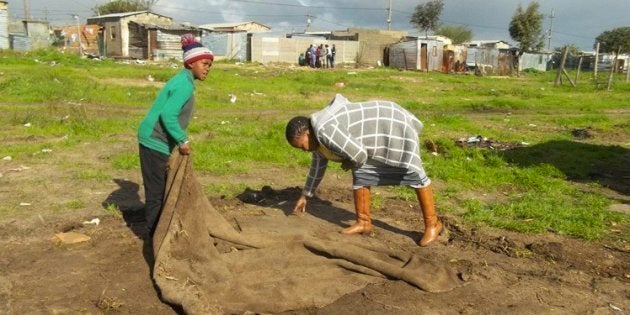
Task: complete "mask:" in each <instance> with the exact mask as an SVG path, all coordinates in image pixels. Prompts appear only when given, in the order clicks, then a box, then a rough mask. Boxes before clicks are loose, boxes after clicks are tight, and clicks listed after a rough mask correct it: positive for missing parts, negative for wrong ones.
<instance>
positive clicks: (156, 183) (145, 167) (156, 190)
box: [140, 145, 168, 235]
mask: <svg viewBox="0 0 630 315" xmlns="http://www.w3.org/2000/svg"><path fill="white" fill-rule="evenodd" d="M167 165H168V155H166V154H164V153H161V152H158V151H155V150H152V149H149V148H147V147H145V146H143V145H140V169H141V170H142V181H143V183H144V200H145V202H144V211H145V217H146V220H147V229H148V231H149V235H153V232H154V231H155V226H156V225H157V222H158V219H159V217H160V213H161V212H162V203H163V199H164V189H165V186H166V168H167Z"/></svg>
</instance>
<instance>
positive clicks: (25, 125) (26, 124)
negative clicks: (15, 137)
mask: <svg viewBox="0 0 630 315" xmlns="http://www.w3.org/2000/svg"><path fill="white" fill-rule="evenodd" d="M30 126H32V125H31V123H25V124H24V127H27V128H28V127H30Z"/></svg>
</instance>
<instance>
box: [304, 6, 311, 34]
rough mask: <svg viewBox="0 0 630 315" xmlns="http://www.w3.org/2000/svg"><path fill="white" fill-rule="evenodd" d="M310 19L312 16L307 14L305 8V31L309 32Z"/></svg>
mask: <svg viewBox="0 0 630 315" xmlns="http://www.w3.org/2000/svg"><path fill="white" fill-rule="evenodd" d="M311 17H312V15H311V14H310V13H309V12H308V8H306V31H305V32H309V31H310V30H311Z"/></svg>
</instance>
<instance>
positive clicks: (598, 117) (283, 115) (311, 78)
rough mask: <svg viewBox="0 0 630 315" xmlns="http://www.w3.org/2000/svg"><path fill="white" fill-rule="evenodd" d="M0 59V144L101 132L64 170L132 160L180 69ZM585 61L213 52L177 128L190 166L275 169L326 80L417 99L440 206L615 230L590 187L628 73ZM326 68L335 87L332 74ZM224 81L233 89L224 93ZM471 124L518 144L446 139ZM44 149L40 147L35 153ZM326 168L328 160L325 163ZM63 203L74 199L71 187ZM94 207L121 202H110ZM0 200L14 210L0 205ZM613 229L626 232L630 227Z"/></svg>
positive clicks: (623, 117) (611, 170)
mask: <svg viewBox="0 0 630 315" xmlns="http://www.w3.org/2000/svg"><path fill="white" fill-rule="evenodd" d="M0 63H2V69H1V70H0V72H1V74H0V95H2V100H0V106H1V107H2V111H3V115H0V123H1V124H2V125H3V126H4V128H2V130H0V139H2V140H3V146H2V148H1V149H0V158H2V157H4V156H12V157H13V158H15V159H21V160H29V159H33V160H36V161H40V162H42V163H43V162H45V157H46V154H55V153H56V152H58V151H60V150H76V151H79V150H85V148H86V147H87V148H89V146H86V144H90V143H98V144H99V145H101V146H108V147H110V146H111V147H112V149H111V152H109V155H108V159H107V160H106V163H108V166H109V167H111V169H100V168H99V169H82V170H77V171H74V172H73V173H72V175H71V177H72V179H74V180H81V181H86V182H87V181H95V182H104V181H107V180H109V179H111V178H112V177H113V176H112V175H110V172H112V171H114V170H118V171H129V172H138V168H139V161H138V157H137V145H136V143H135V133H136V128H137V125H138V123H139V121H140V120H141V119H142V117H143V115H144V114H145V113H146V110H147V109H148V108H149V106H150V105H151V103H152V102H153V100H154V98H155V96H156V95H157V93H158V92H159V89H160V87H161V85H162V84H164V82H166V81H167V80H168V79H169V78H170V77H171V76H172V75H174V74H175V73H177V72H178V71H180V68H178V67H173V66H172V65H170V64H161V65H136V64H133V63H131V64H129V63H127V64H125V63H121V62H115V61H101V62H97V61H93V60H79V59H77V58H76V57H75V56H71V55H64V54H61V53H58V52H54V51H48V50H43V51H36V52H33V53H29V54H26V55H25V54H19V53H13V52H9V51H2V52H0ZM570 75H571V76H572V77H573V76H574V73H571V74H570ZM590 75H591V74H590V73H582V77H581V79H580V83H579V85H578V87H577V88H573V87H571V86H568V85H566V84H565V85H563V86H559V87H554V86H553V79H554V78H555V73H525V74H524V75H523V76H522V77H520V78H516V77H508V78H496V77H476V76H470V75H446V74H441V73H424V72H412V71H398V70H394V69H388V68H380V69H370V70H366V69H337V70H335V71H309V70H304V69H297V68H291V67H285V68H282V67H265V66H261V65H253V64H252V65H234V64H230V63H228V62H217V63H216V64H215V65H214V66H213V68H212V70H211V73H210V76H209V78H208V79H207V80H206V81H205V82H197V83H196V91H195V93H196V105H195V106H196V108H195V113H194V116H195V118H194V119H193V121H192V122H191V125H190V127H189V130H188V131H189V133H190V137H191V139H192V144H193V150H194V152H195V158H194V164H195V169H196V170H197V171H199V172H201V173H203V174H204V175H210V176H222V177H224V178H229V177H230V176H232V175H236V174H242V173H249V172H253V171H256V170H258V169H268V168H273V169H281V170H282V172H281V173H282V174H280V173H279V174H278V175H277V176H285V175H283V174H289V175H287V176H297V175H295V174H298V175H300V176H303V175H304V174H305V173H306V171H307V168H308V165H309V163H310V156H309V155H308V154H306V153H304V152H300V151H298V150H295V149H293V148H291V147H290V146H289V145H288V144H287V143H286V141H285V140H284V126H285V124H286V121H288V119H290V118H291V117H293V116H295V115H308V114H310V113H312V112H313V111H316V110H319V109H321V108H322V107H323V106H325V104H327V103H328V101H329V100H330V99H332V97H333V96H334V95H335V93H342V94H344V96H346V97H347V98H349V99H350V100H356V101H362V100H368V99H388V100H393V101H396V102H398V103H400V104H401V105H403V106H404V107H406V108H408V109H409V110H410V111H412V112H413V113H415V114H416V115H417V116H418V117H419V118H420V119H421V120H422V121H423V123H424V125H425V128H424V131H423V139H422V140H428V139H430V140H432V141H433V142H434V143H436V144H437V145H438V146H439V147H440V149H441V152H440V154H439V155H437V156H434V155H431V154H429V152H427V151H425V150H424V149H423V152H422V156H423V160H424V163H425V168H426V169H427V172H428V173H429V175H430V176H431V178H432V179H433V180H434V181H438V182H440V184H441V185H440V187H442V188H441V189H440V190H439V191H437V192H436V200H437V202H438V208H439V209H440V212H443V213H446V212H448V213H451V214H453V215H457V216H460V217H461V218H462V219H463V220H465V221H466V222H468V223H469V224H479V225H488V226H493V227H498V228H503V229H508V230H514V231H520V232H526V233H547V232H552V233H558V234H563V235H569V236H573V237H578V238H583V239H588V240H591V239H602V238H615V237H619V236H618V235H614V234H612V232H610V230H611V226H612V225H616V227H615V229H620V227H621V229H622V230H624V231H627V229H628V217H627V215H623V214H619V213H613V212H610V211H608V210H607V209H608V206H609V205H610V204H612V203H613V202H618V201H616V200H614V199H612V198H610V197H607V196H605V195H604V194H603V193H602V192H601V187H603V186H606V187H609V188H610V189H612V190H613V191H617V192H619V193H622V194H623V189H627V187H625V186H623V185H621V184H620V183H619V182H615V181H614V180H607V178H618V177H614V175H615V174H617V175H618V174H626V175H627V174H628V167H629V166H628V165H630V161H629V160H628V159H629V155H630V153H629V145H630V143H628V139H630V128H629V126H630V125H629V124H628V116H629V112H628V95H630V93H629V92H630V84H629V83H626V82H624V78H623V76H622V75H619V76H616V77H615V81H614V85H613V90H612V91H602V90H597V89H596V88H595V85H594V84H593V83H592V80H591V78H590V77H589V76H590ZM149 76H151V77H153V79H154V81H153V82H151V81H149V80H148V79H147V78H148V77H149ZM337 82H343V83H345V87H343V88H338V87H335V83H337ZM229 94H234V95H236V96H237V101H236V102H235V103H231V102H230V101H229V97H228V95H229ZM25 124H29V127H27V126H25ZM587 127H588V128H590V129H589V130H591V131H593V133H594V134H595V135H596V136H595V137H594V138H592V139H586V140H577V139H574V138H573V136H572V135H571V131H572V130H573V129H576V128H587ZM476 135H482V136H484V137H487V138H489V139H493V140H496V141H500V142H501V143H509V144H520V143H528V145H527V146H522V147H517V148H515V149H512V150H508V151H493V150H487V149H476V148H462V147H459V146H457V145H456V144H455V141H456V140H457V139H459V138H467V137H470V136H476ZM114 147H115V148H116V149H113V148H114ZM45 149H49V150H52V152H51V153H43V151H42V150H45ZM66 163H68V165H70V164H72V161H69V162H66ZM77 163H78V164H80V163H79V162H77ZM62 167H66V168H69V167H70V166H67V165H63V166H62ZM338 171H339V167H338V166H337V165H336V164H333V165H331V169H330V172H333V173H334V172H338ZM624 172H625V173H624ZM291 174H292V175H291ZM611 174H612V175H611ZM607 176H608V177H607ZM610 176H613V177H610ZM1 180H2V179H0V181H1ZM270 180H271V179H270ZM624 187H625V188H624ZM244 188H245V186H244V184H242V183H238V182H231V181H226V182H225V183H222V184H216V183H215V184H208V185H206V186H205V187H204V189H205V191H206V193H209V194H221V195H224V196H225V197H226V198H235V196H236V195H237V194H238V193H239V192H241V191H243V189H244ZM390 189H391V190H392V191H393V192H394V194H395V195H396V196H397V198H400V199H403V200H408V201H411V200H415V198H416V197H415V194H414V192H413V190H410V189H407V188H405V187H394V188H390ZM490 197H493V198H490ZM379 198H380V196H375V199H374V202H375V203H376V204H377V206H376V207H375V208H379V207H380V204H382V202H383V201H382V200H380V199H379ZM63 207H65V208H73V209H77V208H83V204H82V201H80V200H79V199H75V200H71V201H69V202H67V203H66V204H64V205H63ZM106 211H109V212H112V213H118V212H119V210H117V209H115V208H114V207H113V206H112V207H107V209H106ZM3 213H5V214H6V215H13V214H14V212H13V210H10V209H8V210H7V211H4V212H3ZM622 238H623V239H625V240H626V241H627V240H628V233H627V232H624V233H622Z"/></svg>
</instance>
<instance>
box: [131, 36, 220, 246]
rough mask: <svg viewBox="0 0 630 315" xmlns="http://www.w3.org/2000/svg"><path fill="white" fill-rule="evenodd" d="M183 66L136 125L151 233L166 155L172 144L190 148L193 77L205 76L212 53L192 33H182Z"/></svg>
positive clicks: (183, 150) (163, 181)
mask: <svg viewBox="0 0 630 315" xmlns="http://www.w3.org/2000/svg"><path fill="white" fill-rule="evenodd" d="M181 43H182V50H183V51H184V53H183V60H184V69H182V70H181V71H179V72H178V73H177V74H176V75H175V76H173V77H172V78H171V79H170V80H168V82H166V85H164V87H163V88H162V90H161V91H160V92H159V94H158V96H157V98H156V99H155V101H154V102H153V105H151V108H150V109H149V111H148V113H147V114H146V116H145V117H144V119H143V120H142V122H141V123H140V127H139V128H138V142H139V147H140V149H139V150H140V168H141V170H142V180H143V183H144V192H145V213H146V214H145V216H146V221H147V228H148V230H149V235H150V236H152V235H153V232H154V230H155V226H156V224H157V222H158V219H159V217H160V213H161V212H162V202H163V199H164V190H165V185H166V175H167V174H166V173H167V169H166V167H167V164H168V158H169V156H170V154H171V152H172V150H174V149H175V148H177V149H178V150H179V153H181V154H183V155H187V154H190V153H191V151H192V149H191V146H190V142H189V138H188V135H187V133H186V129H187V127H188V123H189V122H190V118H191V115H192V111H193V107H194V102H195V98H194V91H195V85H194V80H199V81H204V80H205V79H206V77H207V76H208V72H209V71H210V67H211V66H212V62H213V61H214V55H213V54H212V52H211V51H210V50H209V49H208V48H205V47H203V46H202V45H201V43H199V42H198V41H197V40H196V39H195V37H194V35H193V34H185V35H183V36H182V37H181Z"/></svg>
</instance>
